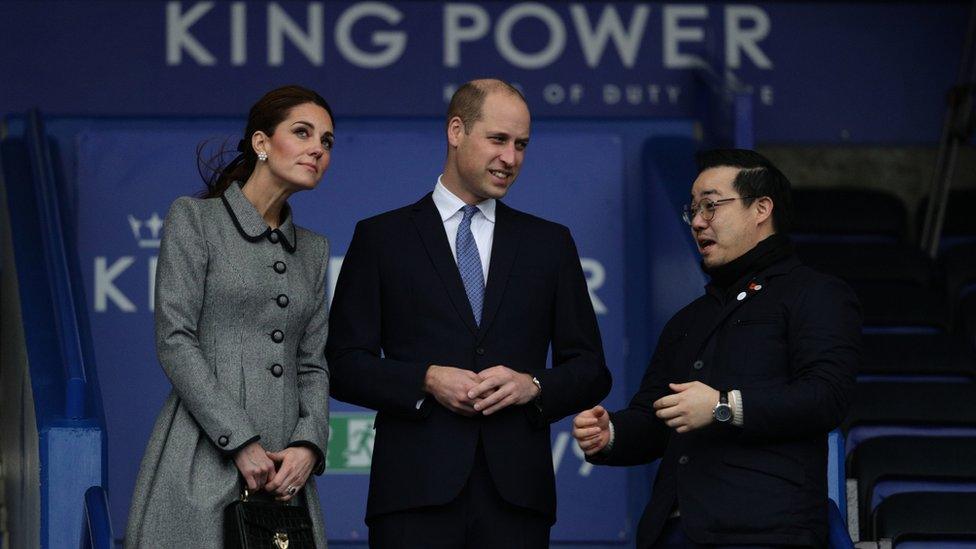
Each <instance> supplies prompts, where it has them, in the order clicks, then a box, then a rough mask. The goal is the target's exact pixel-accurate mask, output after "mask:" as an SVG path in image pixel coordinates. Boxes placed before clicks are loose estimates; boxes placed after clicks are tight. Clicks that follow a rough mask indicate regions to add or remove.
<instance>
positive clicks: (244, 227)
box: [220, 181, 298, 253]
mask: <svg viewBox="0 0 976 549" xmlns="http://www.w3.org/2000/svg"><path fill="white" fill-rule="evenodd" d="M242 187H243V183H241V182H239V181H237V182H234V183H231V184H230V186H228V187H227V190H226V191H224V194H223V195H221V197H220V199H221V200H222V201H223V202H224V206H225V207H226V208H227V213H229V214H230V218H231V220H232V221H233V222H234V226H235V227H237V232H239V233H241V236H242V237H243V238H244V239H245V240H247V241H248V242H257V241H259V240H261V239H262V238H266V239H268V240H269V241H271V242H274V241H275V239H277V240H278V241H280V242H281V247H282V248H284V249H285V251H287V252H288V253H295V247H296V245H297V244H298V239H297V236H298V235H297V234H296V231H295V224H294V223H293V222H292V216H291V206H289V205H288V203H287V202H286V203H285V205H284V206H283V207H282V208H281V224H280V225H279V226H278V228H277V229H272V228H271V227H269V226H268V224H267V223H265V221H264V218H263V217H261V214H259V213H258V210H257V209H256V208H255V207H254V204H251V202H250V201H249V200H248V199H247V197H246V196H244V192H243V190H242ZM272 235H276V236H272Z"/></svg>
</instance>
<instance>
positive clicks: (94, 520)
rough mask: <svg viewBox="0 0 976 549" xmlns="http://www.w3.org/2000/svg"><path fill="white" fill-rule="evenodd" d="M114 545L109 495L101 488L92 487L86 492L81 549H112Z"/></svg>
mask: <svg viewBox="0 0 976 549" xmlns="http://www.w3.org/2000/svg"><path fill="white" fill-rule="evenodd" d="M112 543H113V541H112V521H111V520H110V518H109V513H108V494H107V493H106V492H105V489H104V488H102V487H101V486H92V487H91V488H89V489H88V490H86V491H85V514H84V521H83V523H82V530H81V545H80V549H112Z"/></svg>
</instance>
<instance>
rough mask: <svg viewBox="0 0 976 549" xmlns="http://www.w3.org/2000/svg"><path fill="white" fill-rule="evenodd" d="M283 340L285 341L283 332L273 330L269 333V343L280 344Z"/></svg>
mask: <svg viewBox="0 0 976 549" xmlns="http://www.w3.org/2000/svg"><path fill="white" fill-rule="evenodd" d="M284 340H285V332H282V331H281V330H275V331H273V332H271V341H274V342H275V343H281V342H282V341H284Z"/></svg>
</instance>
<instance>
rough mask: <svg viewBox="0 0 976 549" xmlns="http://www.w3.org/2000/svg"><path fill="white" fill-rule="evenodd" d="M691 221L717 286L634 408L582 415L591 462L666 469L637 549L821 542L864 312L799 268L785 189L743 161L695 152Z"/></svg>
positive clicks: (682, 326)
mask: <svg viewBox="0 0 976 549" xmlns="http://www.w3.org/2000/svg"><path fill="white" fill-rule="evenodd" d="M698 161H699V175H698V178H697V179H696V180H695V182H694V184H693V186H692V189H691V204H690V205H688V206H686V207H685V210H684V219H685V221H686V222H687V223H688V224H689V225H690V226H691V229H692V235H693V236H694V239H695V242H696V243H697V246H698V251H699V252H700V253H701V257H702V268H703V269H704V270H705V272H706V273H707V274H708V275H709V276H710V277H711V280H710V282H709V284H708V285H707V286H706V287H705V294H704V295H703V296H701V297H699V298H698V299H696V300H695V301H693V302H692V303H691V304H689V305H688V306H686V307H685V308H683V309H682V310H681V311H679V312H678V313H677V314H675V315H674V317H672V318H671V320H670V321H669V322H668V324H667V325H666V326H665V328H664V330H663V332H662V333H661V336H660V339H659V340H658V345H657V349H656V351H655V353H654V356H653V358H652V359H651V363H650V365H649V366H648V368H647V371H646V373H645V374H644V378H643V380H642V382H641V386H640V389H639V390H638V392H637V394H636V395H634V397H633V399H632V400H631V402H630V405H629V406H628V407H627V408H626V409H624V410H620V411H618V412H614V413H607V411H606V410H605V409H604V408H603V407H601V406H597V407H595V408H592V409H589V410H586V411H584V412H582V413H581V414H579V415H578V416H577V417H576V419H575V421H574V430H573V435H574V436H575V438H576V439H577V442H578V444H579V445H580V447H581V448H582V449H583V451H584V452H585V453H586V455H587V459H588V460H590V461H591V462H593V463H597V464H606V465H636V464H643V463H648V462H650V461H652V460H654V459H656V458H659V457H660V458H663V459H662V461H661V465H660V468H659V470H658V474H657V478H656V480H655V483H654V489H653V495H652V497H651V501H650V503H649V504H648V506H647V508H646V509H645V511H644V515H643V517H642V518H641V521H640V524H639V526H638V530H637V547H638V548H648V547H697V546H699V545H702V546H709V547H713V546H718V545H727V544H734V545H736V546H740V545H742V544H751V545H755V544H759V545H763V546H766V545H768V546H782V545H797V546H826V541H827V509H828V503H827V488H826V472H827V433H828V432H829V431H830V430H831V429H833V428H835V427H836V426H837V425H838V424H839V423H840V422H841V420H842V419H843V417H844V415H845V414H846V413H847V409H848V407H849V405H850V402H851V398H852V394H853V388H854V376H855V373H856V370H857V365H858V362H859V360H860V328H861V316H860V307H859V304H858V302H857V299H856V297H855V296H854V294H853V292H852V291H851V290H850V288H848V287H847V286H846V285H845V284H844V283H843V282H841V281H840V280H838V279H836V278H833V277H830V276H826V275H823V274H820V273H817V272H815V271H813V270H811V269H810V268H808V267H805V266H803V265H802V264H801V263H800V261H799V260H798V259H797V257H796V256H795V255H794V253H793V250H792V245H791V244H790V241H789V239H788V238H787V237H786V236H785V233H786V232H787V231H788V229H789V223H790V213H791V212H790V210H791V201H790V183H789V181H788V180H787V179H786V177H785V176H784V175H783V174H782V173H781V172H780V171H779V170H778V169H776V167H775V166H773V165H772V164H771V163H770V162H769V160H767V159H766V158H764V157H763V156H761V155H760V154H758V153H755V152H753V151H745V150H718V151H709V152H705V153H703V154H701V155H699V158H698Z"/></svg>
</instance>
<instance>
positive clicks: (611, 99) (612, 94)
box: [603, 84, 620, 105]
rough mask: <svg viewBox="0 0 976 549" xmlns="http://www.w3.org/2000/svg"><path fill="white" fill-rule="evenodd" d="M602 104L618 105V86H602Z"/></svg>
mask: <svg viewBox="0 0 976 549" xmlns="http://www.w3.org/2000/svg"><path fill="white" fill-rule="evenodd" d="M603 102H604V103H606V104H607V105H616V104H617V103H620V86H617V85H615V84H604V85H603Z"/></svg>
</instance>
